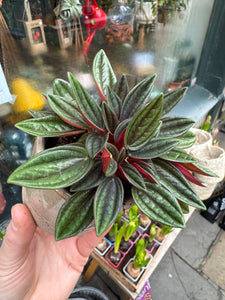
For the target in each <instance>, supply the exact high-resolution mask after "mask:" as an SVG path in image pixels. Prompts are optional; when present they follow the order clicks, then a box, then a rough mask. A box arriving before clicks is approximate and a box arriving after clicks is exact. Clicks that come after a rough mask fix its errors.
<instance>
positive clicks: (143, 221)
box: [139, 213, 151, 228]
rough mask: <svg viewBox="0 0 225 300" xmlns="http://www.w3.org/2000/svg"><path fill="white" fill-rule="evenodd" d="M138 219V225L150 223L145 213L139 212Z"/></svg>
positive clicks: (145, 225)
mask: <svg viewBox="0 0 225 300" xmlns="http://www.w3.org/2000/svg"><path fill="white" fill-rule="evenodd" d="M139 220H140V222H141V224H140V225H141V226H142V227H143V228H145V227H147V226H148V224H150V222H151V221H150V218H149V217H148V216H146V215H145V214H143V213H141V214H140V216H139Z"/></svg>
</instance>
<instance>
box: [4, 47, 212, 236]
mask: <svg viewBox="0 0 225 300" xmlns="http://www.w3.org/2000/svg"><path fill="white" fill-rule="evenodd" d="M93 75H94V79H95V82H96V85H97V88H98V91H99V95H100V98H101V100H102V101H98V102H97V101H96V100H94V99H93V98H92V96H91V95H90V94H89V93H88V92H87V91H86V90H85V89H84V87H83V86H82V85H81V84H80V83H79V81H78V80H77V79H76V78H75V77H74V76H73V75H72V74H71V73H68V78H69V82H67V81H64V80H61V79H56V80H55V81H54V84H53V94H51V95H48V96H47V99H48V104H49V106H50V107H51V111H48V112H46V111H30V114H31V115H32V116H33V118H32V119H28V120H24V121H22V122H20V123H18V124H17V125H16V127H17V128H19V129H21V130H23V131H25V132H27V133H29V134H31V135H34V136H40V137H44V138H49V137H51V138H53V139H54V138H55V139H56V137H57V138H58V137H63V136H67V137H68V136H72V137H74V136H76V137H77V138H80V139H78V141H77V142H74V141H73V142H71V143H70V144H66V145H62V146H61V145H60V146H56V147H53V148H49V149H46V150H44V151H42V152H41V153H38V154H36V155H34V156H33V157H32V158H31V159H29V160H28V161H27V162H26V163H25V164H23V165H22V166H20V167H19V168H18V169H16V170H15V171H14V172H13V173H12V174H11V176H10V177H9V179H8V182H9V183H13V184H18V185H23V186H26V187H30V188H36V189H39V188H41V189H58V188H69V189H70V191H71V193H72V195H71V198H70V199H69V200H68V201H66V202H65V204H64V205H63V206H62V208H61V210H60V212H59V215H58V217H57V221H56V232H55V238H56V240H60V239H63V238H68V237H71V236H74V235H77V234H78V233H80V232H81V231H83V230H84V229H85V228H86V227H88V226H89V224H91V222H92V221H93V220H94V221H95V228H96V233H97V235H98V236H100V235H101V234H103V233H104V232H105V231H106V230H107V229H108V228H109V227H110V225H112V224H113V222H114V221H115V219H116V218H117V215H118V214H119V213H120V211H121V207H122V204H123V202H124V184H125V183H126V185H127V183H128V184H129V187H130V189H131V192H132V197H133V199H134V201H135V204H136V205H137V206H138V208H139V209H140V211H141V212H143V213H144V214H146V215H147V216H148V217H149V218H151V219H152V220H155V221H157V222H160V223H162V224H166V225H169V226H173V227H181V228H183V227H184V226H185V221H184V216H183V212H182V209H181V206H180V204H179V202H183V203H185V204H187V205H191V206H194V207H197V208H200V209H204V208H205V206H204V204H203V202H202V201H201V200H200V198H199V197H198V195H197V194H196V193H195V191H194V190H193V188H192V187H191V185H190V184H189V182H188V181H191V182H194V183H195V184H199V185H201V183H200V182H198V181H197V179H196V178H195V177H194V176H193V175H192V174H191V172H190V171H194V172H195V173H201V174H204V175H211V176H215V174H213V173H212V172H210V171H209V170H207V169H205V168H203V167H202V166H200V165H199V163H198V162H197V160H196V159H195V158H193V157H192V156H191V155H189V154H187V153H186V152H185V150H183V149H185V148H189V147H190V146H192V145H193V144H194V142H195V139H196V137H195V134H194V133H192V132H191V131H190V130H189V129H190V128H191V127H192V126H193V124H194V122H193V121H192V120H190V119H187V118H182V117H172V116H168V113H169V112H170V111H171V110H172V109H173V108H174V107H175V105H176V104H177V103H178V102H179V101H180V100H181V99H182V97H183V96H184V94H185V91H186V88H181V89H179V90H175V91H172V92H169V93H167V94H165V95H163V94H162V93H161V94H159V95H157V96H156V97H155V98H153V99H152V98H151V92H152V90H153V86H154V82H155V79H156V75H155V74H154V75H152V76H150V77H148V78H146V79H144V80H142V81H141V82H140V83H138V84H137V85H136V86H135V87H133V88H132V89H129V87H128V83H127V79H126V76H125V75H124V74H123V75H122V76H121V77H120V78H119V79H118V80H117V78H116V76H115V73H114V71H113V69H112V66H111V64H110V62H109V60H108V58H107V56H106V54H105V52H104V51H103V50H100V51H99V52H98V53H97V55H96V56H95V58H94V61H93ZM178 201H179V202H178Z"/></svg>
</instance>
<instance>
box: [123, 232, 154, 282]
mask: <svg viewBox="0 0 225 300" xmlns="http://www.w3.org/2000/svg"><path fill="white" fill-rule="evenodd" d="M146 245H147V241H146V240H145V239H144V238H142V239H140V240H138V241H137V242H136V244H135V247H136V251H135V257H134V258H132V259H130V260H129V262H128V263H127V264H126V266H125V267H124V268H123V271H124V273H125V275H126V276H128V277H129V278H130V279H131V280H132V281H134V282H136V281H137V280H138V279H139V278H140V276H141V275H142V273H143V272H144V267H146V266H147V265H148V263H149V262H150V261H151V259H152V256H151V255H150V254H149V253H148V252H147V251H146V250H145V248H146Z"/></svg>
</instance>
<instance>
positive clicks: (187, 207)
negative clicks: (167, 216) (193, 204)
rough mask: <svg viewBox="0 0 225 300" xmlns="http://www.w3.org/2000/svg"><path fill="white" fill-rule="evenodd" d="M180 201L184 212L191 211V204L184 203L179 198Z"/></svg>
mask: <svg viewBox="0 0 225 300" xmlns="http://www.w3.org/2000/svg"><path fill="white" fill-rule="evenodd" d="M178 203H179V204H180V208H181V210H182V212H183V214H188V213H189V206H188V205H187V204H186V203H184V202H182V201H179V200H178Z"/></svg>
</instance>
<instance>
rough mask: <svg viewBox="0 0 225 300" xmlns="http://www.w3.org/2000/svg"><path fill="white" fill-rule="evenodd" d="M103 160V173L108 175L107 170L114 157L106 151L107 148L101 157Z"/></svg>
mask: <svg viewBox="0 0 225 300" xmlns="http://www.w3.org/2000/svg"><path fill="white" fill-rule="evenodd" d="M101 160H102V165H103V167H102V171H103V172H104V173H106V170H107V168H108V166H109V164H110V162H111V160H112V155H111V153H110V152H109V151H108V150H107V149H106V147H104V148H103V152H102V155H101Z"/></svg>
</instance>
